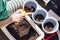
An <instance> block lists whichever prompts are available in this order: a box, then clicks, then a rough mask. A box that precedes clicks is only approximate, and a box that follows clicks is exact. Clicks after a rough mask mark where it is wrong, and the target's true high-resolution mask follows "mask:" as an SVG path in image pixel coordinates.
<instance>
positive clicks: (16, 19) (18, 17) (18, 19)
mask: <svg viewBox="0 0 60 40" xmlns="http://www.w3.org/2000/svg"><path fill="white" fill-rule="evenodd" d="M20 11H21V10H20ZM23 19H24V15H23V14H22V13H20V12H19V10H18V11H16V12H15V13H14V14H13V15H12V21H13V22H22V21H23Z"/></svg>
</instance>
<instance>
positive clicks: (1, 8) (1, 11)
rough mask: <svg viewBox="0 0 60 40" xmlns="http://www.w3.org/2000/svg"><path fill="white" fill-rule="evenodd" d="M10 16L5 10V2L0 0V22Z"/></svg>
mask: <svg viewBox="0 0 60 40" xmlns="http://www.w3.org/2000/svg"><path fill="white" fill-rule="evenodd" d="M9 16H10V12H9V10H7V8H6V0H0V21H1V20H4V19H7V18H8V17H9Z"/></svg>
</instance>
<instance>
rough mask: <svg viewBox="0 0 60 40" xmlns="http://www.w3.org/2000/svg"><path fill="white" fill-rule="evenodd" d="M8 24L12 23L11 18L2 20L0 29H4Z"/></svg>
mask: <svg viewBox="0 0 60 40" xmlns="http://www.w3.org/2000/svg"><path fill="white" fill-rule="evenodd" d="M10 23H12V18H11V17H10V18H8V19H6V20H4V21H0V28H1V27H4V26H5V25H7V24H10Z"/></svg>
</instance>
